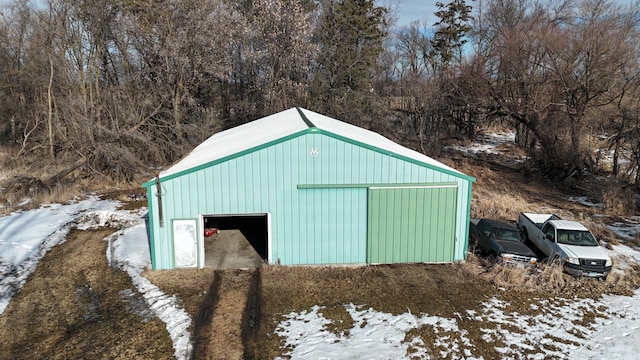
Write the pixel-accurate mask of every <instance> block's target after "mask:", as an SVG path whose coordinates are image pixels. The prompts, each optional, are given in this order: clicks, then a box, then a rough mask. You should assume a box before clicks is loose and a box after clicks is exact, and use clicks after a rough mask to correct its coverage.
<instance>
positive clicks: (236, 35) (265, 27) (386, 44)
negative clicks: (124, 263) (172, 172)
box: [0, 0, 640, 184]
mask: <svg viewBox="0 0 640 360" xmlns="http://www.w3.org/2000/svg"><path fill="white" fill-rule="evenodd" d="M390 4H391V5H393V2H391V3H390ZM438 9H439V10H438V11H437V12H436V14H422V15H423V16H424V17H427V18H432V19H434V21H433V23H427V24H422V23H418V22H416V23H412V24H410V25H407V26H402V27H398V26H395V25H394V12H393V9H391V8H387V7H384V6H382V5H380V4H379V3H377V2H374V1H373V0H338V1H332V0H241V1H230V0H103V1H86V0H48V1H46V2H44V1H38V2H30V1H28V0H14V1H12V2H10V3H7V4H6V5H5V6H4V7H2V8H1V10H0V11H1V16H0V144H3V145H4V146H5V147H6V148H9V149H10V150H11V154H12V156H13V159H14V160H13V161H33V160H34V159H38V160H39V161H42V160H45V161H50V162H60V163H69V162H71V163H78V164H82V165H83V166H86V167H87V168H89V169H91V170H92V171H95V172H97V173H101V174H106V175H109V176H111V177H113V178H116V179H121V180H129V179H131V178H132V177H133V176H134V175H135V174H136V173H137V172H138V171H140V169H145V170H146V169H149V167H151V166H163V165H166V164H167V163H170V162H173V161H175V160H177V159H179V158H180V157H182V156H183V155H185V153H186V152H188V151H190V150H191V149H192V148H193V147H194V146H195V145H197V144H198V143H200V142H202V141H203V140H204V139H206V138H207V137H209V136H210V135H212V134H213V133H215V132H217V131H220V130H223V129H225V128H229V127H232V126H236V125H238V124H242V123H245V122H248V121H251V120H254V119H257V118H260V117H262V116H265V115H269V114H272V113H274V112H278V111H281V110H284V109H287V108H290V107H293V106H301V107H305V108H308V109H310V110H313V111H317V112H320V113H323V114H327V115H329V116H332V117H335V118H338V119H341V120H343V121H347V122H350V123H353V124H356V125H358V126H362V127H365V128H369V129H372V130H374V131H378V132H380V133H382V134H384V135H386V136H388V137H390V138H392V139H394V140H396V141H399V142H401V143H404V144H405V145H407V146H409V147H413V148H415V149H417V150H420V151H422V152H425V153H426V154H429V155H437V152H438V151H440V149H441V146H440V141H441V140H442V139H443V138H447V137H451V136H458V137H472V136H473V135H474V133H475V132H476V131H477V129H478V128H482V127H486V126H488V125H490V124H492V123H500V124H503V125H505V126H510V127H512V128H513V129H514V130H516V131H517V142H518V144H519V145H520V146H521V147H522V148H523V149H525V150H526V151H527V154H528V155H529V156H530V159H531V160H530V161H531V162H532V163H535V164H537V165H538V166H539V168H540V169H542V170H543V171H546V172H547V173H548V174H549V175H550V176H554V177H566V176H569V175H571V174H576V173H581V172H584V171H587V172H591V171H597V170H598V169H600V170H602V169H604V170H606V171H608V172H609V173H610V174H611V175H612V176H616V177H619V178H621V179H624V180H626V181H629V182H630V183H635V184H640V175H639V174H640V171H638V170H639V169H640V117H639V115H640V103H639V101H640V76H639V75H640V66H639V65H640V60H639V59H640V56H639V55H640V54H639V52H640V36H639V35H640V34H639V30H640V28H639V21H640V5H639V4H635V5H633V6H625V7H621V6H618V5H616V3H615V2H612V1H609V0H586V1H570V0H567V1H562V0H547V1H534V0H475V1H471V0H467V1H465V0H453V1H451V2H449V3H438ZM596 140H597V141H600V142H604V143H606V144H607V145H608V151H606V152H599V153H598V152H595V151H594V145H593V141H596ZM608 157H612V164H613V165H612V166H611V167H606V168H601V167H599V165H600V164H601V163H603V160H604V159H605V158H608Z"/></svg>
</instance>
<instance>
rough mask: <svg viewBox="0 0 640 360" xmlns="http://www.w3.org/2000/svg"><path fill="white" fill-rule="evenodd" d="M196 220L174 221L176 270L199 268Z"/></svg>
mask: <svg viewBox="0 0 640 360" xmlns="http://www.w3.org/2000/svg"><path fill="white" fill-rule="evenodd" d="M197 229H198V227H197V223H196V220H193V219H189V220H173V253H174V261H175V267H176V268H194V267H197V266H198V235H197V234H198V233H197Z"/></svg>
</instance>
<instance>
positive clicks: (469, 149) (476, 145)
mask: <svg viewBox="0 0 640 360" xmlns="http://www.w3.org/2000/svg"><path fill="white" fill-rule="evenodd" d="M515 141H516V134H515V133H514V132H509V133H500V134H498V133H488V134H479V135H476V137H475V139H474V142H473V143H472V144H471V145H468V146H450V147H449V148H450V149H454V150H456V151H460V152H463V153H469V154H474V155H477V154H494V155H504V154H505V152H506V151H505V150H504V149H503V148H504V147H509V146H511V147H513V146H515ZM510 160H511V161H512V162H514V163H522V162H524V161H525V157H522V156H510Z"/></svg>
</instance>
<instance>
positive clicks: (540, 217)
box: [522, 213, 560, 229]
mask: <svg viewBox="0 0 640 360" xmlns="http://www.w3.org/2000/svg"><path fill="white" fill-rule="evenodd" d="M522 216H524V217H525V218H527V219H528V220H529V221H531V222H532V223H534V224H535V225H536V227H537V228H538V229H540V228H541V227H542V224H544V222H545V221H547V220H549V219H551V220H560V218H559V217H558V216H556V215H554V214H537V213H522Z"/></svg>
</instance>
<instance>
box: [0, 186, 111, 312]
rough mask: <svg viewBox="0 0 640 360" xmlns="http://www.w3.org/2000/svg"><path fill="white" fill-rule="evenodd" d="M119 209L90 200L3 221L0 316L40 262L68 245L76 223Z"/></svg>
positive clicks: (0, 225) (0, 222) (0, 224)
mask: <svg viewBox="0 0 640 360" xmlns="http://www.w3.org/2000/svg"><path fill="white" fill-rule="evenodd" d="M116 205H117V203H115V202H112V201H98V198H96V197H89V198H88V199H86V200H82V201H74V202H70V203H68V204H65V205H62V204H50V205H44V206H42V207H41V208H39V209H35V210H30V211H21V212H14V213H12V214H10V215H8V216H5V217H0V314H2V313H3V312H4V309H5V308H6V307H7V305H8V304H9V300H10V299H11V297H12V296H13V295H14V294H15V293H16V291H17V290H18V289H20V288H21V287H22V285H24V283H25V282H26V280H27V278H28V277H29V275H31V273H32V272H33V271H34V270H35V269H36V265H37V264H38V260H40V258H42V257H43V256H44V254H46V253H47V251H49V249H51V248H52V247H54V246H55V245H57V244H59V243H60V242H62V241H64V239H65V238H66V236H67V234H68V233H69V230H70V229H71V228H72V227H73V226H74V219H76V218H78V217H79V216H81V215H82V214H83V213H86V212H88V211H97V210H103V211H113V210H114V209H115V208H116Z"/></svg>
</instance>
